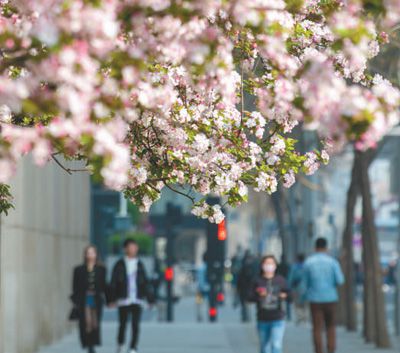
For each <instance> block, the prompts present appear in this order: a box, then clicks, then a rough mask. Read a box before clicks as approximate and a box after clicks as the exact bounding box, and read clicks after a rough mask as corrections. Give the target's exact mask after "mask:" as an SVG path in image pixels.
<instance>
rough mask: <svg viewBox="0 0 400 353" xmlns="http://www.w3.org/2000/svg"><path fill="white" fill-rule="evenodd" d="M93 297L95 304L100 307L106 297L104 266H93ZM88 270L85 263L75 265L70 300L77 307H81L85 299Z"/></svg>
mask: <svg viewBox="0 0 400 353" xmlns="http://www.w3.org/2000/svg"><path fill="white" fill-rule="evenodd" d="M95 273H96V277H95V297H96V304H97V305H96V306H97V307H98V308H101V307H102V305H103V303H104V300H105V299H107V297H108V291H107V284H106V269H105V267H104V266H101V265H96V267H95ZM87 275H88V272H87V268H86V265H80V266H77V267H75V269H74V276H73V284H72V295H71V300H72V302H73V303H74V304H75V305H76V306H77V307H78V308H83V307H84V306H85V301H86V292H87V289H88V288H87V287H88V278H87Z"/></svg>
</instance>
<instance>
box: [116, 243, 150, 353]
mask: <svg viewBox="0 0 400 353" xmlns="http://www.w3.org/2000/svg"><path fill="white" fill-rule="evenodd" d="M124 252H125V256H124V257H123V258H121V259H120V260H118V261H117V263H116V264H115V266H114V269H113V271H112V277H111V284H110V295H111V301H112V302H113V305H117V306H118V317H119V330H118V350H117V352H121V351H122V348H123V345H124V343H125V333H126V324H127V322H128V317H129V316H131V328H132V335H131V337H132V339H131V344H130V352H131V353H135V352H136V349H137V344H138V338H139V324H140V318H141V313H142V304H143V303H144V301H147V302H148V303H150V304H153V303H154V295H153V293H152V290H151V286H150V282H149V280H148V278H147V276H146V271H145V268H144V265H143V263H142V262H141V261H140V259H139V258H138V252H139V246H138V244H137V243H136V241H135V240H134V239H127V240H125V242H124Z"/></svg>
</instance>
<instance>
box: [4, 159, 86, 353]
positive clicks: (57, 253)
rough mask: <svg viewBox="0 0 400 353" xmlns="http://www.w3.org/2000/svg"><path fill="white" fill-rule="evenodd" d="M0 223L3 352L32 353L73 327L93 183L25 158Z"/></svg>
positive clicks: (80, 175)
mask: <svg viewBox="0 0 400 353" xmlns="http://www.w3.org/2000/svg"><path fill="white" fill-rule="evenodd" d="M11 186H12V192H13V195H14V197H15V200H14V205H15V210H12V211H11V212H10V214H9V215H8V216H2V217H1V225H0V353H32V352H35V351H36V350H37V349H38V348H39V347H40V346H42V345H46V344H49V343H51V342H52V341H54V340H56V339H59V338H60V337H62V336H63V334H64V333H65V332H66V331H67V330H68V329H69V328H70V327H71V325H70V323H69V322H68V313H69V311H70V309H71V304H70V301H69V296H70V294H71V282H72V281H71V280H72V278H71V277H72V268H73V266H74V265H76V264H77V263H80V262H81V261H82V251H83V248H84V246H85V245H86V244H87V243H88V239H89V222H90V184H89V176H88V175H87V174H85V173H81V174H74V175H69V174H67V173H66V172H65V171H63V170H62V169H61V168H60V167H58V166H57V165H56V164H55V163H51V164H49V165H48V166H46V167H44V168H37V167H35V166H33V165H32V163H31V162H30V161H29V160H28V159H27V160H24V161H23V163H21V165H20V166H19V169H18V173H17V175H16V176H15V178H14V179H13V180H12V183H11Z"/></svg>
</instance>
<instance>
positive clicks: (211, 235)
mask: <svg viewBox="0 0 400 353" xmlns="http://www.w3.org/2000/svg"><path fill="white" fill-rule="evenodd" d="M207 203H208V204H209V205H211V206H212V205H216V204H219V203H220V199H219V198H216V197H213V198H209V199H208V200H207ZM226 240H227V231H226V222H225V221H222V222H221V223H219V224H215V223H208V224H207V280H208V283H209V285H210V294H209V301H210V309H209V319H210V321H211V322H215V321H216V320H217V314H218V310H217V306H218V305H220V304H222V303H223V302H224V295H223V279H224V263H225V248H226Z"/></svg>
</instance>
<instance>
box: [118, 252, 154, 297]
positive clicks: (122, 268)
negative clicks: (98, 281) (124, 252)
mask: <svg viewBox="0 0 400 353" xmlns="http://www.w3.org/2000/svg"><path fill="white" fill-rule="evenodd" d="M136 286H137V295H138V299H145V300H147V301H148V302H149V303H154V295H153V291H152V288H151V285H150V282H149V280H148V279H147V275H146V270H145V268H144V265H143V263H142V262H141V261H140V260H139V261H138V269H137V276H136ZM110 297H111V301H112V302H115V301H117V300H120V299H126V298H127V297H128V277H127V271H126V265H125V260H124V259H120V260H118V261H117V263H116V264H115V265H114V269H113V271H112V276H111V284H110Z"/></svg>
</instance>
